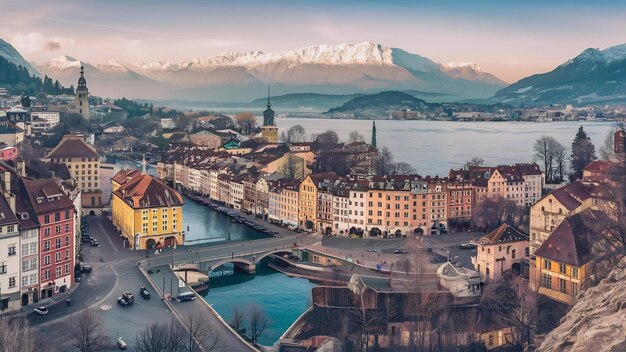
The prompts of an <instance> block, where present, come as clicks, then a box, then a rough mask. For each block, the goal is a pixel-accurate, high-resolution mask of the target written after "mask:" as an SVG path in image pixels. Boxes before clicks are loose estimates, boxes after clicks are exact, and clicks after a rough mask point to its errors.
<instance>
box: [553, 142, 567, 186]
mask: <svg viewBox="0 0 626 352" xmlns="http://www.w3.org/2000/svg"><path fill="white" fill-rule="evenodd" d="M566 170H567V150H566V149H565V146H564V145H563V144H561V143H558V142H557V144H556V145H554V171H553V175H552V177H553V181H554V182H555V183H560V182H563V180H565V174H566Z"/></svg>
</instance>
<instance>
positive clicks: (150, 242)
mask: <svg viewBox="0 0 626 352" xmlns="http://www.w3.org/2000/svg"><path fill="white" fill-rule="evenodd" d="M111 186H112V190H113V193H112V195H111V216H112V221H113V225H114V226H115V227H116V228H118V229H119V230H120V231H121V232H122V235H123V236H124V237H125V238H126V240H127V241H128V243H129V245H130V247H131V248H137V249H147V248H162V247H172V246H174V247H175V246H177V245H178V244H182V243H183V241H184V238H183V210H182V207H183V203H184V202H183V198H182V196H181V195H180V194H179V193H178V192H176V191H175V190H173V189H172V188H170V187H168V186H166V185H165V184H164V183H162V182H160V181H158V180H156V179H154V178H153V177H152V176H149V175H144V174H141V173H139V172H138V171H136V170H122V171H120V172H118V173H117V174H116V175H115V176H113V178H112V179H111Z"/></svg>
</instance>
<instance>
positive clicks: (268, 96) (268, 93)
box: [267, 84, 272, 109]
mask: <svg viewBox="0 0 626 352" xmlns="http://www.w3.org/2000/svg"><path fill="white" fill-rule="evenodd" d="M270 106H272V103H270V85H269V84H268V85H267V108H268V109H269V108H270Z"/></svg>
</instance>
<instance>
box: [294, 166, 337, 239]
mask: <svg viewBox="0 0 626 352" xmlns="http://www.w3.org/2000/svg"><path fill="white" fill-rule="evenodd" d="M337 177H338V176H337V174H336V173H334V172H322V173H317V174H310V175H307V177H306V178H305V179H304V180H303V181H302V182H301V183H300V187H299V190H298V219H299V225H300V228H301V229H305V230H312V231H313V232H315V231H318V230H319V229H320V228H321V227H320V226H321V225H320V223H319V220H320V219H319V216H318V214H319V212H318V204H319V202H318V196H319V193H320V192H319V187H320V185H321V184H325V185H328V184H329V183H333V182H335V181H336V180H337ZM330 203H331V204H332V194H331V200H330ZM323 210H324V211H323V212H322V213H332V210H331V209H323Z"/></svg>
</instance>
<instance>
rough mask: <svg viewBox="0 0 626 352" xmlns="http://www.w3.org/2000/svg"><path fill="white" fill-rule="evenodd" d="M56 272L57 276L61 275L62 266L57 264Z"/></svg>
mask: <svg viewBox="0 0 626 352" xmlns="http://www.w3.org/2000/svg"><path fill="white" fill-rule="evenodd" d="M54 273H55V274H56V276H57V277H61V274H62V272H61V267H60V266H57V267H56V269H55V270H54Z"/></svg>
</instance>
